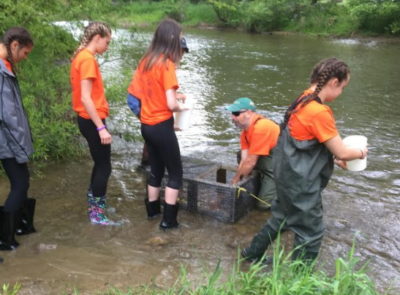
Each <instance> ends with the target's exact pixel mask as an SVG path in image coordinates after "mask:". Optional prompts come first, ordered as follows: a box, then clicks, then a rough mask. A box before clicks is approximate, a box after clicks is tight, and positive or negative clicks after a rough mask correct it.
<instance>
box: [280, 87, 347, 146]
mask: <svg viewBox="0 0 400 295" xmlns="http://www.w3.org/2000/svg"><path fill="white" fill-rule="evenodd" d="M311 93H312V92H311ZM307 94H310V93H307V90H306V91H305V92H304V95H307ZM304 95H302V96H304ZM288 127H289V130H290V135H291V136H292V137H293V138H295V139H297V140H312V139H317V140H318V141H319V142H321V143H322V142H325V141H327V140H329V139H331V138H333V137H335V136H336V135H338V134H339V132H338V130H337V129H336V122H335V118H334V116H333V112H332V110H331V108H330V107H328V106H327V105H324V104H321V103H319V102H317V101H315V100H313V101H311V102H309V103H308V104H307V105H305V106H304V107H301V104H300V105H299V106H298V107H297V111H296V112H294V113H293V114H292V115H291V116H290V119H289V122H288Z"/></svg>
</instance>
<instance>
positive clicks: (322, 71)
mask: <svg viewBox="0 0 400 295" xmlns="http://www.w3.org/2000/svg"><path fill="white" fill-rule="evenodd" d="M349 74H350V69H349V67H348V65H347V64H346V63H345V62H343V61H341V60H339V59H337V58H335V57H332V58H327V59H323V60H321V61H320V62H319V63H317V64H316V65H315V66H314V68H313V70H312V72H311V75H310V82H311V84H317V85H316V87H315V90H314V92H313V93H311V94H310V95H305V96H300V97H298V98H296V100H295V101H294V102H293V103H292V104H291V105H290V106H289V108H288V109H287V111H286V113H285V118H284V121H283V125H282V126H283V127H284V126H286V125H287V123H288V121H289V118H290V116H291V115H292V114H293V113H295V112H296V111H297V106H299V105H300V108H302V107H304V106H305V105H307V104H308V103H310V102H311V101H313V100H316V101H319V102H321V100H320V98H319V97H318V94H319V93H320V92H321V90H322V88H323V87H324V86H325V84H326V83H328V81H329V80H330V79H332V78H337V79H338V81H339V82H340V83H341V82H342V81H344V80H346V79H347V78H348V77H349Z"/></svg>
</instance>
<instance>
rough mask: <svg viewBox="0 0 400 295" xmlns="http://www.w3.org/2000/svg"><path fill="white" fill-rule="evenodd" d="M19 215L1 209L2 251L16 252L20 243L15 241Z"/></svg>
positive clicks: (0, 236) (0, 246)
mask: <svg viewBox="0 0 400 295" xmlns="http://www.w3.org/2000/svg"><path fill="white" fill-rule="evenodd" d="M18 215H19V214H16V213H10V212H4V210H3V207H0V250H2V251H10V250H15V249H16V248H17V247H18V246H19V243H18V242H17V241H16V240H15V231H16V221H17V220H19V216H18Z"/></svg>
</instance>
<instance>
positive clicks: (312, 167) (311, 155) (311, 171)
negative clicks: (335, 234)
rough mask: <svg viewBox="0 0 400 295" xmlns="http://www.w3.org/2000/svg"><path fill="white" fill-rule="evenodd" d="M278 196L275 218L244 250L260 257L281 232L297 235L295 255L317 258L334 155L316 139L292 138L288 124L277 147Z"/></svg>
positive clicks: (303, 257)
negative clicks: (324, 194) (290, 232)
mask: <svg viewBox="0 0 400 295" xmlns="http://www.w3.org/2000/svg"><path fill="white" fill-rule="evenodd" d="M273 159H274V160H273V169H274V177H275V184H276V190H277V198H276V199H275V200H274V201H273V202H272V208H271V211H272V217H271V218H270V219H269V220H268V221H267V223H266V224H265V225H264V227H263V228H262V229H261V231H260V232H259V233H258V234H256V236H255V237H254V238H253V240H252V243H251V245H250V247H249V248H246V249H245V251H244V252H245V254H246V256H245V257H246V258H250V259H254V258H257V259H258V258H261V256H262V255H263V254H264V252H265V251H266V249H267V248H268V246H269V245H270V244H271V243H272V241H273V240H274V239H275V238H276V236H277V233H278V232H279V231H285V230H291V231H293V232H294V234H295V241H294V248H295V251H294V255H293V258H294V259H297V258H302V259H304V260H307V261H309V260H314V259H315V258H316V257H317V255H318V252H319V249H320V247H321V242H322V237H323V233H324V225H323V220H322V198H321V192H322V190H323V189H324V188H325V187H326V185H327V184H328V181H329V179H330V177H331V175H332V172H333V157H332V154H331V153H330V152H329V150H328V149H327V148H326V147H325V145H324V144H322V143H319V142H318V141H317V140H304V141H299V140H296V139H294V138H292V137H291V136H290V134H289V131H288V129H287V127H285V128H284V129H283V130H282V132H281V135H280V137H279V141H278V145H277V147H276V148H275V149H274V157H273Z"/></svg>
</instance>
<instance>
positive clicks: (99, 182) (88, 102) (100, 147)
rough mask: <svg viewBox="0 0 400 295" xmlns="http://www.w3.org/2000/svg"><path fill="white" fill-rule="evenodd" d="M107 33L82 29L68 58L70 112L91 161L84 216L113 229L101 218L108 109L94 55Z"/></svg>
mask: <svg viewBox="0 0 400 295" xmlns="http://www.w3.org/2000/svg"><path fill="white" fill-rule="evenodd" d="M110 41H111V29H110V27H109V26H108V25H107V24H105V23H103V22H92V23H90V24H89V25H88V26H86V27H85V30H84V34H83V37H82V39H81V42H80V45H79V47H78V48H77V50H76V51H75V53H74V55H73V57H72V64H71V72H70V78H71V86H72V108H73V110H74V111H75V112H76V113H77V115H78V126H79V130H80V132H81V134H82V135H83V136H84V137H85V139H86V140H87V142H88V145H89V149H90V154H91V156H92V159H93V161H94V166H93V169H92V175H91V179H90V184H89V190H88V193H87V201H88V215H89V219H90V222H91V223H92V224H100V225H113V224H114V223H113V222H112V221H110V220H109V219H108V218H107V217H106V215H105V207H106V190H107V182H108V178H109V177H110V174H111V141H112V138H111V135H110V133H109V132H108V130H107V126H106V118H107V117H108V115H109V105H108V102H107V100H106V97H105V94H104V86H103V80H102V77H101V73H100V68H99V64H98V63H97V60H96V58H95V55H97V54H103V53H104V52H106V51H107V49H108V45H109V43H110Z"/></svg>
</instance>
